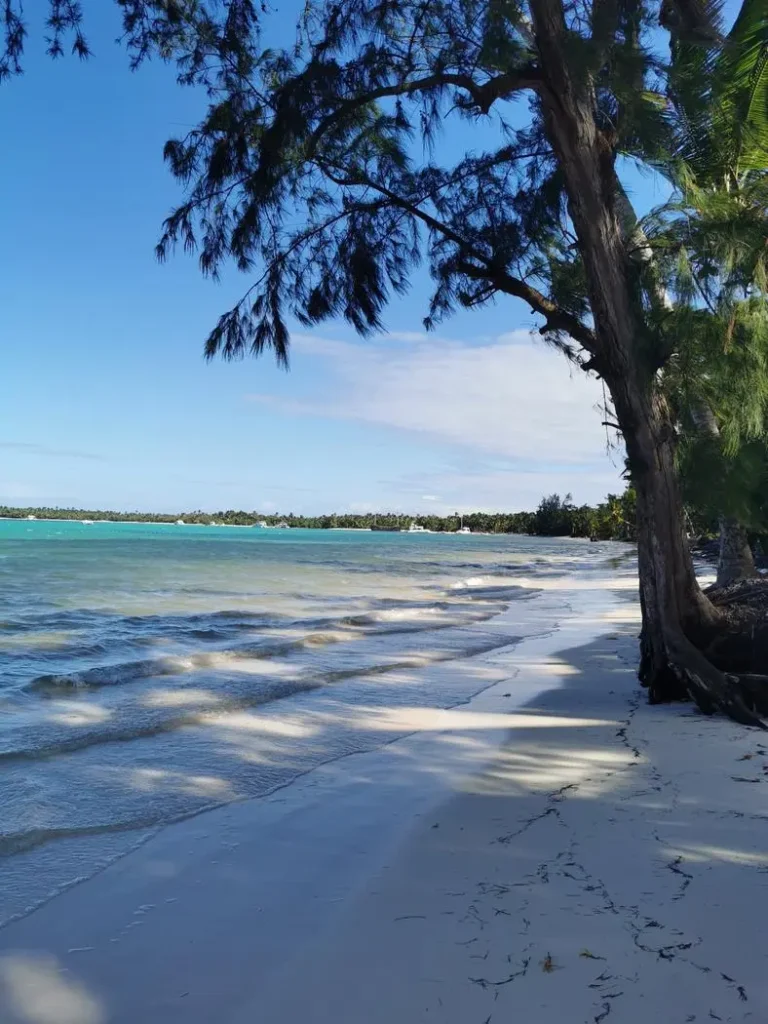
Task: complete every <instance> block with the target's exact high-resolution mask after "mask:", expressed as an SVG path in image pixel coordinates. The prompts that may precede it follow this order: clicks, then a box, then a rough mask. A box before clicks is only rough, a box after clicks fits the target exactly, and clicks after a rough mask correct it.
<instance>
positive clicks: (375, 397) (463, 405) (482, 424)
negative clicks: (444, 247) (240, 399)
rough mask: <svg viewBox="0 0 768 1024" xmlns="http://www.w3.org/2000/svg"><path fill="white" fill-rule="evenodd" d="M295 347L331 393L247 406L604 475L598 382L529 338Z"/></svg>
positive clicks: (317, 341)
mask: <svg viewBox="0 0 768 1024" xmlns="http://www.w3.org/2000/svg"><path fill="white" fill-rule="evenodd" d="M414 337H415V335H414ZM296 348H297V358H300V359H302V360H309V359H318V360H322V361H323V362H324V363H325V369H326V370H330V373H331V379H332V384H331V386H330V388H329V387H327V386H324V389H323V392H322V393H318V394H309V395H305V396H303V397H301V398H295V399H293V398H283V397H276V396H274V395H264V394H255V395H249V396H248V398H249V399H250V400H251V401H256V402H261V403H264V404H269V405H271V406H273V407H275V408H278V409H280V410H281V411H283V412H286V413H290V414H294V415H309V416H321V417H327V418H337V419H351V420H358V421H363V422H368V423H372V424H378V425H381V426H389V427H393V428H396V429H399V430H404V431H409V432H411V433H418V434H421V435H424V436H425V437H428V438H430V439H432V440H435V441H440V442H443V443H448V444H450V445H451V446H456V447H458V448H463V449H465V450H467V449H469V450H474V451H475V452H483V453H485V454H486V455H493V456H497V457H501V458H503V459H505V460H509V459H514V460H516V461H517V462H518V463H521V464H522V463H526V462H528V463H530V464H531V465H533V466H536V465H540V464H541V463H542V462H546V463H550V464H553V463H557V464H570V465H575V464H579V463H581V464H584V465H590V466H592V465H594V464H600V465H601V466H602V467H605V468H606V469H607V468H608V464H607V462H606V460H605V434H604V431H603V428H602V426H601V424H600V420H601V418H602V417H601V416H600V415H599V413H598V411H597V406H598V405H599V403H600V402H601V400H602V389H601V387H600V384H599V383H598V382H597V381H596V380H594V379H591V378H588V377H587V376H586V375H585V374H583V373H581V372H580V371H577V370H574V369H572V368H571V367H569V366H568V364H567V363H566V361H565V359H564V358H563V357H562V356H561V355H559V354H558V353H556V352H553V351H552V350H551V349H548V348H546V347H545V346H544V345H543V344H541V343H540V342H539V343H535V342H534V341H533V340H532V338H531V336H530V335H529V334H528V332H526V331H515V332H511V333H508V334H505V335H502V336H500V337H499V338H497V339H495V340H492V341H487V340H486V341H483V342H480V343H478V342H475V343H472V342H466V343H462V342H457V341H447V340H437V341H435V340H434V339H432V338H430V339H429V341H425V342H423V343H422V344H419V345H416V346H408V347H402V346H399V345H397V346H395V345H389V344H386V343H373V344H366V343H352V342H346V341H334V340H331V339H328V338H315V337H309V336H299V337H298V338H297V339H296ZM324 376H327V375H324Z"/></svg>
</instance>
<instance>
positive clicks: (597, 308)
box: [531, 0, 760, 724]
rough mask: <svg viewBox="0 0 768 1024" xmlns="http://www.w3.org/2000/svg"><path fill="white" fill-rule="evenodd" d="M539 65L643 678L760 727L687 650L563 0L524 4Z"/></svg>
mask: <svg viewBox="0 0 768 1024" xmlns="http://www.w3.org/2000/svg"><path fill="white" fill-rule="evenodd" d="M531 16H532V21H533V29H534V34H535V41H536V46H537V49H538V52H539V57H540V66H541V69H542V85H541V88H540V90H539V97H540V101H541V104H542V111H543V114H544V122H545V128H546V132H547V135H548V137H549V142H550V144H551V145H552V148H553V150H554V152H555V153H556V155H557V157H558V162H559V164H560V167H561V170H562V173H563V176H564V179H565V187H566V192H567V195H568V201H569V213H570V216H571V219H572V221H573V225H574V228H575V231H576V235H577V238H578V242H579V248H580V252H581V255H582V259H583V261H584V266H585V270H586V276H587V284H588V289H589V297H590V305H591V309H592V315H593V318H594V324H595V335H596V350H595V351H594V352H593V353H592V364H593V365H594V366H596V367H597V368H598V372H599V373H600V374H601V376H602V377H603V379H604V380H605V382H606V384H607V386H608V388H609V390H610V392H611V397H612V399H613V404H614V409H615V412H616V417H617V422H618V424H619V426H620V427H621V431H622V434H623V436H624V440H625V443H626V446H627V455H628V458H629V465H630V471H631V473H632V479H633V483H634V485H635V488H636V491H637V504H638V567H639V576H640V591H641V607H642V612H643V635H642V650H641V672H642V676H641V678H642V680H643V682H644V683H645V685H647V687H648V690H649V695H650V699H651V700H652V701H654V702H659V701H663V700H671V699H677V698H679V697H680V696H681V694H682V693H686V692H687V693H688V694H690V696H692V697H693V698H694V699H695V700H696V702H697V703H698V705H699V707H700V708H701V709H702V710H703V711H705V712H707V713H711V712H712V711H713V710H715V709H716V708H719V709H721V710H723V711H724V712H725V713H726V714H728V715H730V716H731V717H733V718H735V719H737V720H738V721H744V722H749V723H751V724H760V722H759V719H758V718H757V717H756V715H755V714H754V713H753V712H751V711H750V710H749V709H748V708H747V707H746V706H745V705H744V703H743V701H742V700H741V697H740V696H739V694H738V692H736V691H735V690H734V688H733V687H732V686H731V685H730V684H729V681H728V680H727V679H726V677H725V676H724V675H723V674H722V673H721V672H719V671H718V670H717V669H716V668H715V667H714V666H713V665H711V664H710V663H709V662H708V661H707V659H706V658H705V657H704V656H703V655H702V654H701V652H700V651H699V650H698V648H697V647H696V642H702V641H703V640H704V639H705V638H706V636H707V634H708V633H709V632H711V630H712V629H713V627H714V626H715V625H716V624H717V622H718V620H719V617H720V616H719V613H718V611H717V610H716V609H715V607H714V606H713V605H712V603H711V602H710V601H709V599H708V598H707V597H706V596H705V595H704V594H703V593H702V592H701V589H700V588H699V586H698V583H697V582H696V576H695V572H694V568H693V561H692V558H691V554H690V550H689V548H688V543H687V539H686V536H685V530H684V526H683V506H682V500H681V495H680V487H679V481H678V476H677V470H676V468H675V462H674V449H675V431H674V424H673V422H672V419H671V415H670V410H669V407H668V405H667V403H666V400H665V398H664V396H663V394H662V392H661V389H660V387H659V385H658V379H657V371H658V366H659V362H658V351H657V346H656V345H655V338H654V337H653V336H652V334H651V332H650V331H649V329H648V326H647V322H646V318H645V316H644V313H643V307H642V294H641V292H640V285H639V282H638V280H637V270H636V267H633V266H632V259H631V256H630V255H629V253H628V251H627V245H626V239H625V231H624V230H623V226H622V216H625V215H626V211H623V210H622V209H621V208H620V204H619V201H618V199H617V197H619V196H620V195H621V186H620V183H619V181H618V177H617V175H616V170H615V152H614V148H613V146H614V143H613V141H612V140H611V139H610V138H609V136H608V135H607V134H606V132H605V131H604V130H603V129H602V128H600V127H599V126H598V121H597V118H596V116H595V113H596V110H597V102H596V97H595V93H594V87H593V85H592V81H591V78H590V76H589V75H588V74H584V73H583V69H582V71H581V72H580V73H579V74H575V75H572V74H571V71H570V63H571V62H570V60H569V32H568V29H567V27H566V23H565V17H564V12H563V3H562V0H531Z"/></svg>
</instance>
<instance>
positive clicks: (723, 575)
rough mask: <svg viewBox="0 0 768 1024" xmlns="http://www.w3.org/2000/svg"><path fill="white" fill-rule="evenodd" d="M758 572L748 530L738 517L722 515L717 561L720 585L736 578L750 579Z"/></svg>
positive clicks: (731, 581) (718, 582) (734, 580)
mask: <svg viewBox="0 0 768 1024" xmlns="http://www.w3.org/2000/svg"><path fill="white" fill-rule="evenodd" d="M757 574H758V573H757V568H756V567H755V559H754V557H753V555H752V548H751V547H750V546H749V538H748V537H747V531H746V530H745V529H744V527H743V526H742V525H741V523H740V522H739V521H738V519H733V518H732V517H730V516H721V518H720V557H719V559H718V562H717V585H718V587H724V586H727V585H728V584H729V583H735V582H736V580H742V579H749V578H750V577H752V576H757Z"/></svg>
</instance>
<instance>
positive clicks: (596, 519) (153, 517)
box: [0, 489, 635, 541]
mask: <svg viewBox="0 0 768 1024" xmlns="http://www.w3.org/2000/svg"><path fill="white" fill-rule="evenodd" d="M0 516H1V517H4V518H6V519H26V518H27V517H29V516H34V517H35V518H36V519H91V520H93V521H94V522H97V521H104V520H111V521H113V522H118V523H124V522H137V523H175V522H177V521H178V520H180V519H181V520H183V521H184V522H185V523H189V524H196V523H199V524H204V525H206V526H207V525H211V524H216V525H222V526H256V525H257V524H258V523H266V524H267V525H268V526H277V525H278V524H287V525H288V526H291V527H303V528H305V529H315V530H328V529H332V528H334V527H335V528H346V529H350V528H353V529H358V530H365V529H380V530H396V529H401V530H407V529H408V527H409V526H410V525H411V523H417V524H418V525H419V526H423V527H424V528H425V529H427V530H434V531H436V532H439V533H455V532H456V531H457V530H458V529H459V527H460V526H461V523H462V518H461V517H460V516H459V515H458V514H456V515H452V516H438V515H403V514H401V513H396V512H378V513H340V514H335V513H334V514H332V515H324V516H297V515H293V514H292V513H291V514H288V515H267V514H266V513H262V512H242V511H240V512H237V511H235V510H234V509H228V510H227V511H220V512H201V511H199V510H198V511H195V512H177V513H173V514H168V515H164V514H162V513H154V512H104V511H98V510H95V509H82V508H10V507H7V506H0ZM463 524H464V526H468V527H469V528H470V529H471V530H472V531H473V532H478V533H525V534H531V535H534V536H540V537H592V538H594V539H596V540H627V541H630V540H634V536H635V532H634V531H635V495H634V492H633V491H632V490H631V489H628V490H627V491H625V492H624V494H622V495H615V494H609V495H608V497H607V499H606V500H605V501H604V502H603V503H602V504H600V505H597V506H592V505H574V503H573V501H572V499H571V496H570V494H567V495H566V496H565V498H561V497H560V496H559V495H558V494H551V495H549V496H548V497H546V498H542V500H541V502H540V503H539V507H538V508H537V509H536V511H535V512H470V513H466V514H465V515H464V516H463Z"/></svg>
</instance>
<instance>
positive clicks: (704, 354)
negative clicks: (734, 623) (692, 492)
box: [644, 0, 768, 584]
mask: <svg viewBox="0 0 768 1024" xmlns="http://www.w3.org/2000/svg"><path fill="white" fill-rule="evenodd" d="M713 38H715V39H718V44H717V45H715V46H711V47H708V48H707V49H706V50H704V49H702V48H701V46H698V45H696V42H695V41H693V42H692V41H690V40H688V41H686V40H680V38H679V37H678V36H677V35H676V34H675V33H673V35H672V55H673V64H672V79H671V92H672V95H673V97H674V103H675V112H676V115H677V116H676V120H675V135H676V139H677V146H676V153H675V154H674V155H675V156H676V158H677V159H672V160H668V161H667V162H666V166H665V168H664V169H665V172H666V173H667V174H668V175H669V176H670V178H671V180H672V181H673V183H674V184H675V185H676V192H675V196H674V199H673V202H672V203H670V204H669V205H668V206H667V207H666V208H663V209H662V211H661V216H659V213H655V214H654V215H653V217H652V218H651V224H652V228H651V230H652V231H653V232H654V236H655V237H654V241H655V243H656V245H655V246H654V247H650V246H649V251H651V252H655V255H654V259H655V260H659V261H660V260H663V259H664V257H665V256H666V263H667V268H666V270H667V274H666V283H667V285H668V289H669V290H668V289H667V288H663V291H662V299H664V298H666V297H667V296H668V295H669V294H670V293H671V294H673V295H675V296H676V297H677V299H678V301H679V303H680V305H681V306H682V310H680V309H678V310H676V311H673V308H672V304H671V303H670V302H669V301H667V302H666V304H664V303H662V308H663V311H664V314H665V315H667V316H670V315H671V314H674V313H676V321H677V323H676V330H677V331H678V332H679V336H680V337H681V339H682V344H681V346H680V351H679V352H677V353H676V354H675V355H674V356H672V358H671V359H670V360H669V363H668V364H667V367H666V368H665V371H664V376H665V379H666V381H667V384H668V385H670V387H669V388H668V393H670V394H671V395H672V400H673V402H675V403H676V404H677V406H678V410H679V412H680V414H681V416H680V418H681V420H682V421H683V425H684V426H685V427H686V428H687V429H686V434H687V447H688V458H687V459H686V467H687V470H688V472H689V473H693V474H694V477H695V476H696V474H697V473H700V472H701V470H702V466H701V457H702V455H705V454H706V455H707V456H709V458H710V460H711V461H710V465H709V469H710V472H711V473H712V474H713V475H716V474H718V473H719V474H723V473H725V475H726V476H727V477H728V478H729V480H730V481H731V484H732V490H729V491H724V490H722V489H721V488H715V490H717V492H718V493H719V494H720V495H721V501H722V502H723V505H722V507H721V509H720V513H719V516H720V541H721V545H720V551H721V557H720V564H719V566H718V583H719V584H724V583H729V582H731V581H732V580H733V579H735V578H739V577H744V576H750V575H755V573H756V570H755V566H754V560H753V558H752V553H751V550H750V547H749V544H748V541H747V532H746V524H747V522H748V519H739V514H738V513H737V514H734V512H733V508H734V507H737V506H738V505H739V501H738V500H736V499H735V498H732V497H731V494H733V493H734V492H738V491H741V492H742V493H743V490H744V488H743V487H739V485H738V484H737V483H736V482H735V479H734V472H733V470H734V467H738V466H739V465H740V464H741V465H742V466H743V465H745V460H738V459H736V460H735V459H734V458H733V456H734V455H735V454H736V452H737V450H738V448H739V445H740V444H741V443H742V442H743V441H745V440H746V441H749V440H750V439H751V438H756V437H759V436H760V435H762V434H764V432H765V430H766V422H767V421H766V401H767V400H768V360H766V337H767V335H766V323H767V321H768V310H767V309H766V303H765V290H766V276H767V271H768V267H767V265H766V253H765V245H764V238H765V233H766V229H768V220H766V216H765V194H766V183H767V181H768V176H767V175H766V167H767V166H768V18H766V14H765V10H764V5H763V4H762V3H761V2H760V0H745V2H744V3H743V4H742V8H741V11H740V13H739V15H738V17H737V19H736V21H735V24H734V26H733V28H732V30H731V32H730V33H729V35H728V37H727V38H722V37H720V36H718V35H717V34H715V35H714V36H713ZM668 214H671V220H670V219H668V218H667V216H666V215H668ZM654 221H656V224H655V225H653V222H654ZM659 229H660V230H659ZM644 238H647V236H646V235H645V234H644ZM659 243H661V244H660V245H659ZM670 264H671V266H670ZM655 269H656V272H657V276H659V277H661V274H662V273H663V269H662V268H661V267H659V266H658V264H657V267H656V268H655ZM670 270H671V273H670V272H669V271H670ZM750 294H752V296H753V297H752V299H751V300H747V301H743V297H744V296H749V295H750ZM755 295H759V296H760V298H759V299H756V298H755ZM740 296H741V297H742V298H741V299H740V298H739V297H740ZM681 312H682V315H681ZM676 363H678V364H679V365H676ZM681 367H682V368H683V369H682V372H681ZM685 421H687V422H685ZM724 456H727V457H729V458H728V460H727V461H726V462H723V457H724ZM698 497H699V500H701V498H702V495H701V493H700V492H699V495H698ZM707 504H708V505H709V507H710V508H711V502H707ZM742 511H743V506H742ZM747 514H748V515H749V513H747ZM750 518H754V517H752V516H750Z"/></svg>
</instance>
